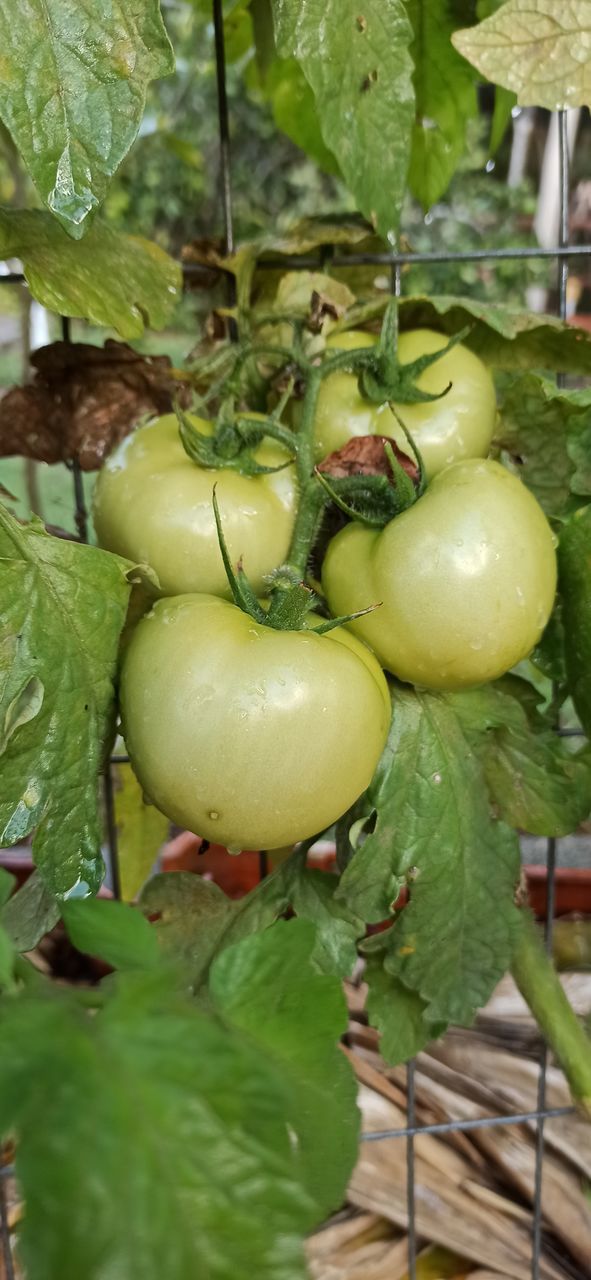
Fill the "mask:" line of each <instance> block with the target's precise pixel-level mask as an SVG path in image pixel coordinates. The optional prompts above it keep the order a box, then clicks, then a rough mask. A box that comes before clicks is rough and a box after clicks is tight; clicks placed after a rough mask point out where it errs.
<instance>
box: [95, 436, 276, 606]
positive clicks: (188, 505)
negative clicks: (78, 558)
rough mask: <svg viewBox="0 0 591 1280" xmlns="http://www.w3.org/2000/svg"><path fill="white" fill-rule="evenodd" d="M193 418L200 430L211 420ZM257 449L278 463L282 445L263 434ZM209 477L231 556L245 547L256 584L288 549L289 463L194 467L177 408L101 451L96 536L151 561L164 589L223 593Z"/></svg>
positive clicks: (264, 458)
mask: <svg viewBox="0 0 591 1280" xmlns="http://www.w3.org/2000/svg"><path fill="white" fill-rule="evenodd" d="M191 416H192V415H191ZM192 420H193V421H194V423H195V426H196V427H197V429H198V430H200V431H202V432H205V433H207V432H208V431H210V430H211V427H210V424H209V423H207V422H204V421H202V420H200V419H198V418H195V417H192ZM256 457H257V461H259V462H261V463H262V464H264V465H265V466H278V465H279V464H281V463H283V462H285V461H286V458H287V454H286V452H285V450H284V449H282V448H281V446H280V445H276V444H275V443H274V442H265V443H264V444H262V445H261V446H260V447H259V449H258V450H257V453H256ZM214 485H215V486H216V494H217V499H218V503H219V507H220V513H221V517H222V523H223V528H224V534H225V538H226V542H227V544H228V549H229V552H230V556H231V559H232V560H233V562H234V563H236V562H237V561H238V560H239V559H240V557H243V561H244V568H245V571H246V573H248V574H249V575H250V577H251V581H252V584H253V587H254V589H255V591H257V592H261V591H262V590H263V586H264V581H263V580H264V577H265V575H266V574H268V573H270V572H271V570H272V569H274V568H276V566H277V565H278V564H281V563H282V561H283V560H285V559H286V557H287V552H288V550H289V543H290V538H291V532H292V528H293V522H294V513H295V504H296V490H295V481H294V471H293V467H292V466H291V465H289V466H287V467H286V468H285V469H284V470H282V471H277V472H275V473H274V474H271V475H263V476H246V475H241V474H239V473H238V472H236V471H230V470H209V469H206V468H203V467H200V466H198V465H197V464H196V463H194V462H192V460H191V459H190V458H189V457H188V456H187V454H186V453H185V450H184V449H183V446H182V443H181V440H180V437H179V432H178V422H177V419H176V415H175V414H166V415H165V416H164V417H162V418H157V419H156V420H155V421H153V422H149V423H148V424H147V425H146V426H141V427H139V428H138V429H137V430H136V431H134V432H133V434H132V435H131V436H128V437H127V438H126V439H125V440H123V441H122V443H121V444H120V445H119V446H118V447H117V448H116V449H115V450H114V452H113V453H112V454H111V455H110V456H109V457H108V458H107V461H106V463H105V465H104V467H103V469H102V471H101V472H100V473H99V476H98V479H97V483H96V486H95V492H94V499H93V518H94V524H95V529H96V533H97V538H98V541H99V543H100V545H101V546H102V547H104V548H105V549H106V550H107V551H114V552H116V553H117V554H118V555H121V556H125V557H126V558H127V559H128V560H132V561H133V562H134V563H136V564H148V565H150V566H151V568H152V569H153V570H154V571H155V573H156V574H157V577H158V580H159V583H160V588H161V591H162V594H163V595H177V594H179V593H181V592H185V591H208V592H212V593H213V594H214V595H222V596H228V595H229V589H228V582H227V578H226V574H225V572H224V566H223V563H222V557H221V554H220V549H219V545H218V539H217V532H216V526H215V520H214V514H213V506H212V493H213V488H214Z"/></svg>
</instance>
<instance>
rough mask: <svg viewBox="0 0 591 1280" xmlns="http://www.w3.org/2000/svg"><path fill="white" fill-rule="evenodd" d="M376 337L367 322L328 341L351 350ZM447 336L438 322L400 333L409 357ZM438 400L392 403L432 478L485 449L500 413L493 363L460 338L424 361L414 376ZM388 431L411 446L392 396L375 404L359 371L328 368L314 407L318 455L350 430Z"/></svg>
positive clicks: (404, 359) (401, 351)
mask: <svg viewBox="0 0 591 1280" xmlns="http://www.w3.org/2000/svg"><path fill="white" fill-rule="evenodd" d="M376 341H377V339H376V337H375V336H374V335H372V334H368V333H365V332H363V331H362V330H348V331H347V332H345V333H342V334H336V335H335V336H334V337H333V338H329V340H328V346H329V347H335V348H343V349H345V350H350V349H352V348H355V347H368V346H373V345H374V344H375V343H376ZM447 342H448V338H447V336H446V335H445V334H442V333H437V332H435V330H433V329H410V330H407V331H406V332H404V333H401V334H400V335H399V339H398V355H399V358H400V362H401V364H408V363H409V362H410V361H413V360H417V359H418V358H419V357H420V356H422V355H430V354H432V353H433V352H434V351H439V350H441V348H442V347H444V346H445V345H446V343H447ZM450 383H451V387H450V389H449V391H447V392H446V394H445V395H444V396H442V398H441V399H440V400H437V401H431V402H428V403H423V404H399V405H395V408H396V412H397V413H398V415H399V416H400V418H401V419H402V421H403V422H404V424H405V426H406V427H407V428H408V430H409V431H410V433H411V435H412V437H413V439H414V440H415V441H416V444H417V447H418V449H419V450H420V452H421V456H422V458H423V462H424V464H425V469H426V473H427V478H428V479H431V478H432V477H433V476H435V475H437V474H438V472H439V471H442V470H443V469H444V468H445V467H447V466H450V465H451V463H453V462H458V461H460V460H461V459H462V458H474V457H485V456H486V454H487V453H488V451H489V448H490V443H491V440H492V436H493V432H494V427H495V420H496V399H495V388H494V383H493V379H492V376H491V373H490V371H489V370H488V369H487V367H486V365H484V364H483V363H482V361H481V360H480V359H479V358H478V356H475V355H474V353H473V352H472V351H469V350H468V348H467V347H465V346H463V344H462V343H459V344H458V345H457V346H456V347H453V348H452V350H451V351H449V352H448V353H447V355H445V356H442V357H441V359H440V360H438V361H436V363H435V364H433V365H431V366H430V367H429V368H428V369H425V370H424V371H423V373H422V374H421V375H420V376H419V378H418V379H417V384H416V385H417V386H418V387H419V388H420V389H421V390H422V391H428V392H429V393H431V394H438V393H439V392H440V391H444V390H445V388H446V387H447V386H448V385H449V384H450ZM376 434H377V435H388V436H391V437H393V439H395V440H396V442H397V444H399V445H400V447H401V448H402V449H404V450H406V452H408V443H407V441H406V437H405V435H404V432H403V431H402V430H401V428H400V425H399V423H398V422H397V420H396V417H395V416H394V414H393V413H392V412H391V410H390V407H389V405H388V404H381V405H380V404H372V402H371V401H368V400H365V399H364V398H363V396H362V395H361V392H360V391H359V388H358V385H357V378H356V377H355V376H354V375H353V374H351V373H348V372H347V371H346V370H342V371H339V372H336V373H332V374H330V375H329V376H328V377H327V378H326V380H325V381H324V383H323V384H322V388H321V391H320V396H319V401H318V407H317V411H316V422H315V438H316V455H317V457H318V458H323V457H325V456H326V454H328V453H333V452H334V451H335V450H336V449H340V448H342V446H343V445H344V444H346V443H347V441H348V440H350V439H351V438H352V437H353V436H363V435H376Z"/></svg>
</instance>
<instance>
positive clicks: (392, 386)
mask: <svg viewBox="0 0 591 1280" xmlns="http://www.w3.org/2000/svg"><path fill="white" fill-rule="evenodd" d="M469 332H470V327H469V326H466V328H464V329H461V330H460V332H459V333H455V334H454V336H453V338H450V340H449V342H448V343H446V345H445V346H444V347H442V348H441V350H440V351H433V352H432V353H431V354H430V355H424V356H419V358H418V360H411V361H410V363H409V364H399V362H398V302H397V299H396V298H392V299H391V301H390V302H389V304H388V306H387V308H386V311H385V314H384V320H383V323H382V330H381V333H380V341H379V343H378V345H377V347H376V349H375V351H374V352H372V356H373V359H372V360H371V361H370V362H369V363H368V364H367V365H366V366H365V368H362V369H361V372H360V374H359V390H360V392H361V394H362V396H364V397H365V399H366V400H371V401H372V403H374V404H385V403H386V401H394V403H395V404H428V403H430V402H432V401H434V400H441V399H442V398H443V396H445V395H447V393H448V391H449V390H450V388H451V382H450V383H449V384H448V386H447V387H445V388H444V390H443V391H439V392H437V393H432V392H429V391H421V390H420V388H419V387H418V386H417V379H418V378H419V377H420V376H421V374H422V373H424V371H425V369H429V368H430V367H431V365H433V364H436V363H437V361H438V360H441V358H442V356H444V355H446V354H447V352H448V351H451V350H452V348H453V347H456V346H457V345H458V343H460V342H463V340H464V338H466V337H467V336H468V334H469Z"/></svg>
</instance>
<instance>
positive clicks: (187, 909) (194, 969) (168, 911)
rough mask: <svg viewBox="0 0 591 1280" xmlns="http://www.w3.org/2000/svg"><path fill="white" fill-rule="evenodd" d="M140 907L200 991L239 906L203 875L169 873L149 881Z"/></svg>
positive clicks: (172, 956) (142, 895) (182, 872)
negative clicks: (149, 917)
mask: <svg viewBox="0 0 591 1280" xmlns="http://www.w3.org/2000/svg"><path fill="white" fill-rule="evenodd" d="M140 906H141V908H142V910H143V911H144V912H145V913H146V915H148V916H151V917H153V918H155V921H156V923H155V924H154V926H153V927H154V929H155V930H156V932H157V934H158V937H159V939H160V942H161V943H162V946H163V949H164V951H165V953H166V954H167V955H168V956H169V958H170V959H171V960H174V961H177V962H178V963H179V964H180V965H182V968H183V972H184V974H185V976H186V979H187V983H188V984H189V985H191V986H192V987H193V988H194V989H197V988H198V987H199V985H200V983H201V982H202V980H203V978H204V977H205V975H206V973H207V970H208V968H209V965H210V963H211V961H212V959H213V957H214V955H215V954H216V951H217V949H218V946H219V945H220V943H221V940H222V938H223V935H224V933H225V932H226V930H227V929H228V928H229V927H230V925H231V923H232V921H233V920H234V918H235V916H236V913H237V911H238V909H239V907H238V903H236V902H234V901H232V899H231V898H228V897H226V894H225V893H224V892H223V891H222V890H221V889H220V888H218V886H217V885H216V884H213V882H211V881H209V880H203V879H202V878H201V876H198V875H193V874H192V873H191V872H187V871H169V872H166V873H165V874H163V875H159V876H154V877H153V878H152V879H151V880H149V881H148V883H147V885H146V886H145V887H144V889H143V891H142V894H141V896H140Z"/></svg>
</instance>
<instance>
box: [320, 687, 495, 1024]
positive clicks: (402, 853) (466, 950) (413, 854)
mask: <svg viewBox="0 0 591 1280" xmlns="http://www.w3.org/2000/svg"><path fill="white" fill-rule="evenodd" d="M477 694H478V691H475V695H474V696H475V697H476V696H477ZM368 801H369V804H370V805H371V806H373V808H374V809H375V812H376V818H375V827H374V830H373V832H372V833H371V834H370V835H368V836H366V838H365V840H364V841H363V843H362V844H361V846H360V848H359V849H358V851H357V853H356V854H355V856H354V857H353V858H352V860H351V862H350V863H349V865H348V866H347V868H346V870H345V871H344V872H343V875H342V877H341V884H340V888H339V891H338V896H339V897H340V898H342V899H343V900H344V901H346V902H347V904H348V905H349V906H350V907H351V908H352V909H353V910H355V911H357V912H359V914H362V915H363V916H364V918H365V919H369V920H379V919H385V918H386V917H387V916H388V914H389V913H390V912H391V910H392V908H393V904H394V903H395V901H396V899H397V897H398V894H399V890H400V888H401V885H402V884H403V882H404V881H405V880H406V881H407V883H408V884H409V886H410V902H409V904H408V905H407V906H406V907H405V908H404V909H403V910H402V911H401V912H400V913H399V915H398V917H397V919H396V923H395V925H394V927H393V934H392V950H391V953H390V956H389V959H388V963H387V968H388V971H389V972H390V973H392V974H393V975H394V976H395V977H397V978H399V979H400V980H401V981H402V983H403V984H404V985H405V986H406V987H408V988H410V989H411V990H412V991H414V992H416V993H417V994H418V995H419V996H420V997H421V999H422V1001H423V1002H424V1004H425V1018H426V1020H427V1021H428V1022H430V1023H437V1022H467V1021H469V1020H470V1019H471V1018H472V1016H473V1014H474V1012H475V1011H476V1009H478V1008H479V1007H480V1006H481V1005H482V1004H484V1003H485V1002H486V1000H487V999H488V997H489V995H490V993H491V991H492V989H493V987H494V985H495V983H496V982H497V981H498V980H499V978H500V977H501V976H502V974H503V973H504V972H505V970H506V969H507V967H508V965H509V961H510V956H511V947H512V937H513V928H514V924H515V919H516V908H515V906H514V903H513V895H514V890H515V885H516V883H517V880H518V876H519V846H518V842H517V837H516V835H515V833H514V832H513V831H511V830H510V829H509V828H508V827H507V826H506V825H505V823H503V822H499V821H497V820H495V819H494V818H493V816H492V814H491V811H490V807H489V802H488V796H487V791H486V786H485V783H484V778H483V773H482V768H481V765H480V761H479V760H478V757H477V756H476V754H475V752H474V750H473V748H472V742H471V741H470V739H469V737H468V735H467V734H466V733H465V731H464V728H463V725H462V723H461V721H460V719H459V718H458V716H457V715H456V713H455V710H454V707H453V702H452V700H451V699H450V698H447V697H446V696H442V695H439V694H434V693H428V692H418V691H416V692H415V691H413V690H411V689H408V688H406V687H403V686H398V687H397V688H396V689H395V690H394V693H393V717H392V729H391V733H390V738H389V741H388V744H387V746H386V749H385V752H384V755H383V757H382V760H381V762H380V764H379V765H378V769H377V772H376V775H375V777H374V780H373V782H372V784H371V787H370V789H369V792H368Z"/></svg>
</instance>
